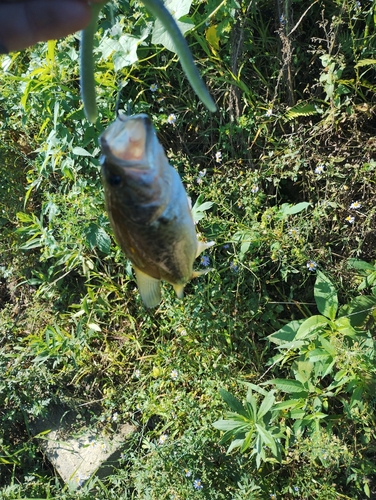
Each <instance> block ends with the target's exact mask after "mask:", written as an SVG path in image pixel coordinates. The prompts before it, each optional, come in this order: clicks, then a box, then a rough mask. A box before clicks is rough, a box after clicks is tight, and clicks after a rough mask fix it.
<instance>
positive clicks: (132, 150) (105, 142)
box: [100, 114, 152, 168]
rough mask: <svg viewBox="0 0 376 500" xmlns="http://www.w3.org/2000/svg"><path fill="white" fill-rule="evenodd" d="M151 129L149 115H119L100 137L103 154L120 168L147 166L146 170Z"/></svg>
mask: <svg viewBox="0 0 376 500" xmlns="http://www.w3.org/2000/svg"><path fill="white" fill-rule="evenodd" d="M151 127H152V125H151V121H150V119H149V117H148V116H147V115H144V114H139V115H135V116H126V115H119V116H118V118H117V120H116V121H115V122H114V123H112V124H111V125H110V126H109V127H108V129H107V130H105V131H104V132H103V134H102V135H101V137H100V145H101V149H102V152H103V154H104V155H105V156H106V157H107V159H112V160H115V162H116V163H117V164H119V166H120V165H122V164H123V165H124V164H125V163H126V164H128V165H129V164H132V163H133V164H137V166H138V167H141V168H142V166H143V164H145V168H146V162H147V156H148V155H147V150H148V145H149V143H150V141H149V140H148V138H149V135H150V132H151ZM124 166H125V165H124Z"/></svg>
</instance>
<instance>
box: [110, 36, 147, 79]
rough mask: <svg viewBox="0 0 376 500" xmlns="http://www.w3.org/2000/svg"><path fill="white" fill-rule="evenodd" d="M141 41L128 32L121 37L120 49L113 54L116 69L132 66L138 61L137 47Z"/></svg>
mask: <svg viewBox="0 0 376 500" xmlns="http://www.w3.org/2000/svg"><path fill="white" fill-rule="evenodd" d="M139 43H140V39H139V38H135V37H134V36H130V35H127V34H125V35H122V36H121V37H120V38H119V50H118V51H116V52H115V53H114V55H113V61H114V68H115V71H120V70H121V69H123V68H125V67H126V66H132V64H134V63H135V62H137V61H138V56H137V47H138V44H139Z"/></svg>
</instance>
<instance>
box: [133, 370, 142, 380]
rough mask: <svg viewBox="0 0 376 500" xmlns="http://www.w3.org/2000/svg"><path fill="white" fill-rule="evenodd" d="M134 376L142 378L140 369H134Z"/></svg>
mask: <svg viewBox="0 0 376 500" xmlns="http://www.w3.org/2000/svg"><path fill="white" fill-rule="evenodd" d="M134 376H135V377H136V378H140V377H141V372H140V370H135V371H134Z"/></svg>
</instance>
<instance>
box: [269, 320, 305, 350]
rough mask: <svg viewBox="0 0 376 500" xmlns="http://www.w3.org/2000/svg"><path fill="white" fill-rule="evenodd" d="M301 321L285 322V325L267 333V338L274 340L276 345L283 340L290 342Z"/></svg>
mask: <svg viewBox="0 0 376 500" xmlns="http://www.w3.org/2000/svg"><path fill="white" fill-rule="evenodd" d="M303 322H304V320H303V319H299V320H294V321H290V323H287V325H285V326H283V327H282V328H280V329H279V330H278V331H276V332H274V333H272V334H271V335H269V336H268V339H269V340H270V342H274V344H277V345H281V344H284V343H285V342H291V341H292V340H294V339H295V335H296V333H297V331H298V330H299V327H300V325H301V324H302V323H303Z"/></svg>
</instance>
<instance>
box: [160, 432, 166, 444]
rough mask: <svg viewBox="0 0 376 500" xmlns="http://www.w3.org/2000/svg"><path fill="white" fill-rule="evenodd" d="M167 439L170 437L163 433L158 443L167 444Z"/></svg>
mask: <svg viewBox="0 0 376 500" xmlns="http://www.w3.org/2000/svg"><path fill="white" fill-rule="evenodd" d="M167 439H168V436H167V434H162V435H161V436H160V437H159V440H158V443H159V444H165V442H166V441H167Z"/></svg>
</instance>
